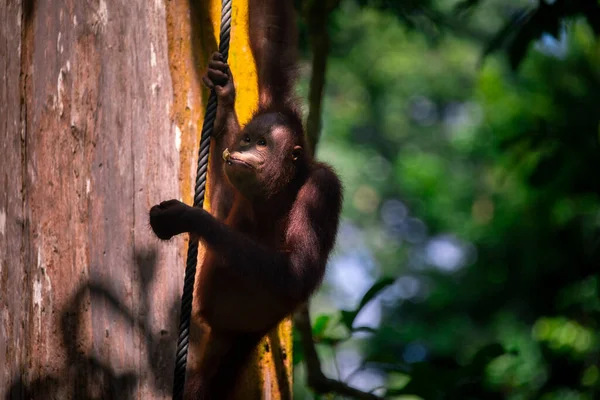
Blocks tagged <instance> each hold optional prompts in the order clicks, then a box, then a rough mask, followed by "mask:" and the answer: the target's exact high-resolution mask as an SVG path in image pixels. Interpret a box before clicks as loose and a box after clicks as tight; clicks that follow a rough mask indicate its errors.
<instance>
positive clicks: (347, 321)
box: [342, 278, 395, 330]
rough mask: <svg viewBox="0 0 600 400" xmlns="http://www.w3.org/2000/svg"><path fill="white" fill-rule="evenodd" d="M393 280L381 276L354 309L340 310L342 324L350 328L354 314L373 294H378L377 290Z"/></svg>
mask: <svg viewBox="0 0 600 400" xmlns="http://www.w3.org/2000/svg"><path fill="white" fill-rule="evenodd" d="M394 282H395V279H394V278H382V279H380V280H378V281H377V282H375V283H374V284H373V286H371V288H370V289H369V290H367V292H366V293H365V295H364V296H363V298H362V299H361V300H360V303H359V305H358V307H357V308H356V310H354V311H346V310H342V323H343V324H344V325H346V327H347V328H348V329H350V330H352V324H353V323H354V319H355V318H356V316H357V315H358V313H359V312H360V310H362V308H363V307H364V306H365V305H366V304H367V303H368V302H369V301H371V300H372V299H373V298H374V297H375V296H377V295H378V294H379V292H381V291H382V290H383V289H385V288H386V287H388V286H390V285H391V284H393V283H394Z"/></svg>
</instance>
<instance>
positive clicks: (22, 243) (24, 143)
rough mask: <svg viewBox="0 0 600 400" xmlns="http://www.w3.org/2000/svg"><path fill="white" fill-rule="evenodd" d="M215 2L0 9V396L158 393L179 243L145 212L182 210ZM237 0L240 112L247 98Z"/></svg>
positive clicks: (170, 352)
mask: <svg viewBox="0 0 600 400" xmlns="http://www.w3.org/2000/svg"><path fill="white" fill-rule="evenodd" d="M216 3H219V2H216V1H215V2H210V1H208V0H205V1H197V2H188V0H170V1H164V0H152V1H146V0H130V1H127V2H123V1H117V0H88V1H79V0H4V1H3V2H1V3H0V76H1V77H2V80H1V82H0V156H1V157H0V397H7V398H11V399H20V398H34V399H82V398H118V399H126V398H138V399H150V398H170V395H171V385H172V376H173V362H174V353H175V340H176V337H177V326H178V318H179V315H178V314H179V298H180V295H181V293H180V291H181V288H182V284H183V270H184V257H183V256H184V255H185V249H186V247H185V243H184V242H185V238H183V237H180V238H176V239H174V240H172V241H171V242H169V243H167V244H165V243H160V242H159V241H158V240H157V239H155V238H154V237H153V236H152V234H151V231H150V228H149V226H148V217H147V211H148V209H149V207H150V206H151V205H153V204H154V203H156V202H158V201H161V200H163V199H168V198H173V197H179V198H182V199H183V200H184V201H186V202H188V203H191V198H192V181H193V179H194V177H195V168H196V166H195V163H196V152H197V146H198V136H199V127H201V123H202V114H203V112H204V110H203V106H204V104H203V101H204V99H206V98H207V93H206V92H204V91H202V90H201V88H200V76H201V75H202V74H203V73H204V68H205V60H206V55H207V54H210V52H212V51H213V50H214V49H215V48H216V42H215V38H214V32H218V23H219V19H220V15H219V14H220V4H216ZM190 4H192V6H190ZM245 6H246V2H245V1H244V0H240V1H236V2H235V3H234V31H233V39H234V43H232V51H231V62H232V69H233V70H234V73H235V74H238V75H236V78H238V76H239V78H238V82H240V84H239V86H240V87H239V92H238V93H239V98H238V102H239V104H240V106H239V107H240V110H239V111H240V116H241V117H242V119H243V118H246V119H247V118H248V117H249V115H250V112H251V110H252V107H253V106H254V104H255V98H256V94H255V92H256V88H255V87H254V88H253V87H252V85H254V82H255V79H250V78H251V76H252V74H253V73H254V71H253V70H252V68H253V63H252V62H249V61H248V60H250V61H251V53H250V49H249V46H248V45H247V36H246V29H245V22H240V21H245V19H244V12H245V11H244V7H245ZM214 27H217V28H216V29H215V28H214ZM244 74H246V75H244ZM246 78H248V79H246ZM244 86H248V88H244ZM209 185H210V183H209ZM282 329H283V330H284V331H286V334H287V335H288V336H287V337H286V339H285V340H283V341H281V340H280V339H277V341H276V342H278V343H280V344H281V343H283V344H281V346H280V348H281V349H282V352H280V353H282V354H284V355H287V354H289V356H288V357H287V358H286V357H283V358H286V361H285V363H281V362H279V364H278V365H279V368H278V369H279V370H281V371H284V374H287V375H281V374H276V372H274V371H276V370H277V368H275V367H274V365H275V363H273V360H274V359H276V358H277V357H274V356H273V355H272V353H273V352H272V351H271V349H273V348H275V347H277V343H275V345H270V346H269V348H270V351H269V353H265V352H264V351H263V352H262V353H261V354H257V355H256V357H255V360H256V362H255V364H254V368H253V370H254V371H255V372H259V373H258V375H257V376H259V377H260V378H261V379H259V380H258V381H260V382H261V385H262V386H261V391H262V395H263V397H264V398H278V393H279V392H278V391H279V390H280V389H279V388H281V387H282V386H281V384H280V383H281V382H283V380H282V379H278V378H277V377H278V376H285V377H286V379H285V381H286V382H288V383H289V376H290V375H289V373H290V372H289V371H290V362H291V348H290V346H289V322H288V323H287V325H285V326H283V328H282ZM263 347H264V346H263ZM192 351H193V348H192ZM256 382H257V381H256V380H253V383H256ZM269 382H270V383H269ZM272 382H275V383H274V384H273V383H272ZM289 386H290V385H288V388H289ZM281 397H282V398H286V396H281Z"/></svg>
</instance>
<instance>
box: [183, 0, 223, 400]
mask: <svg viewBox="0 0 600 400" xmlns="http://www.w3.org/2000/svg"><path fill="white" fill-rule="evenodd" d="M231 2H232V0H223V1H222V7H221V34H220V39H219V52H220V53H221V54H222V55H223V61H224V62H227V58H228V56H229V39H230V33H231ZM216 116H217V95H216V94H215V91H214V90H211V92H210V96H209V98H208V104H207V105H206V112H205V114H204V123H203V125H202V135H201V139H200V147H199V149H198V169H197V170H196V185H195V189H194V207H203V206H204V194H205V189H206V173H207V170H208V153H209V149H210V137H211V135H212V131H213V126H214V123H215V118H216ZM197 260H198V239H197V238H192V237H191V236H190V241H189V245H188V252H187V261H186V267H185V278H184V280H183V294H182V296H181V315H180V317H179V338H178V340H177V353H176V356H175V373H174V378H173V399H174V400H181V399H183V389H184V386H185V371H186V365H187V355H188V348H189V343H190V318H191V314H192V299H193V293H194V279H195V277H196V264H197V262H198V261H197Z"/></svg>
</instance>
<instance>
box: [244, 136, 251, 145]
mask: <svg viewBox="0 0 600 400" xmlns="http://www.w3.org/2000/svg"><path fill="white" fill-rule="evenodd" d="M244 142H246V143H250V135H248V134H246V135H244Z"/></svg>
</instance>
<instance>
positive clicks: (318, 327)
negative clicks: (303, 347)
mask: <svg viewBox="0 0 600 400" xmlns="http://www.w3.org/2000/svg"><path fill="white" fill-rule="evenodd" d="M330 321H331V316H330V315H327V314H323V315H319V316H318V317H317V319H316V320H315V323H314V324H313V327H312V334H313V336H314V337H317V338H318V337H321V336H323V334H324V333H325V330H326V329H327V327H328V326H329V322H330Z"/></svg>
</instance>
